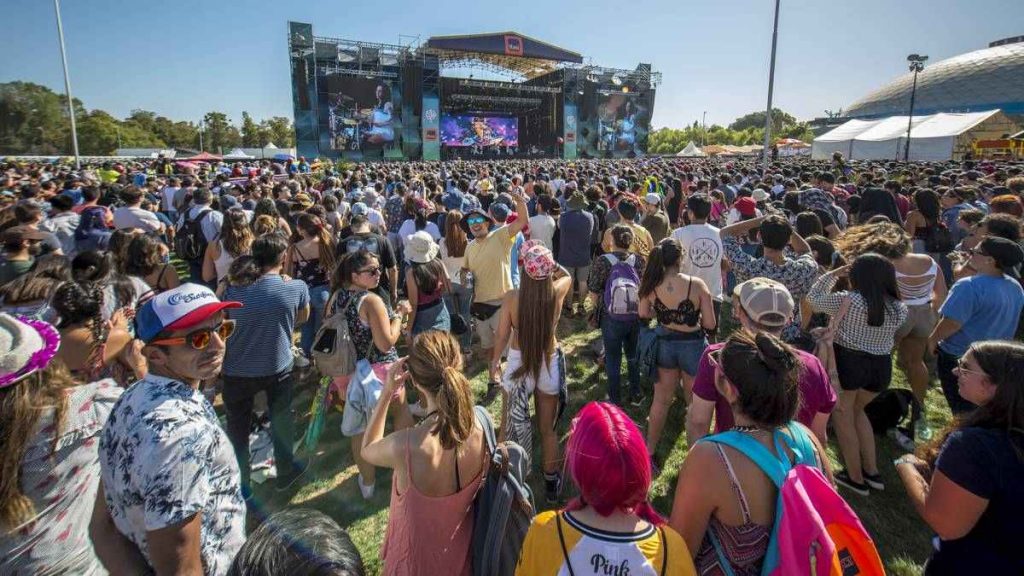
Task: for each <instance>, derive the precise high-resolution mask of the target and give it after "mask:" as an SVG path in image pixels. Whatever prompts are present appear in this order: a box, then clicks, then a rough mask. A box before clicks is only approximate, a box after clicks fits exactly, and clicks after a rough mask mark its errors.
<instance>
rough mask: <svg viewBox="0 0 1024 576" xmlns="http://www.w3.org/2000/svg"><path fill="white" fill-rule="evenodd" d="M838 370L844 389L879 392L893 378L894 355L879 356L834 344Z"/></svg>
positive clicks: (840, 384)
mask: <svg viewBox="0 0 1024 576" xmlns="http://www.w3.org/2000/svg"><path fill="white" fill-rule="evenodd" d="M832 349H833V350H835V354H836V372H838V373H839V386H840V387H841V388H842V389H843V390H866V391H868V392H874V393H876V394H877V393H879V392H881V391H883V390H885V389H886V388H888V387H889V382H890V381H891V380H892V356H891V355H889V354H886V355H884V356H879V355H876V354H868V353H867V352H859V351H857V350H850V349H849V348H843V347H842V346H840V345H838V344H834V345H833V346H832Z"/></svg>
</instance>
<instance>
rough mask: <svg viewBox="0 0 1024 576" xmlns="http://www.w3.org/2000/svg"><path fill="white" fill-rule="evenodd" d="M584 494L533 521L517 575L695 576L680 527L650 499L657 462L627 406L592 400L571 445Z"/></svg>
mask: <svg viewBox="0 0 1024 576" xmlns="http://www.w3.org/2000/svg"><path fill="white" fill-rule="evenodd" d="M565 459H566V467H567V468H568V474H569V477H570V478H571V479H572V482H573V484H575V485H576V488H577V490H578V491H579V496H578V497H577V498H576V499H574V500H573V501H571V502H570V503H569V505H568V506H566V507H565V509H564V510H560V511H554V510H551V511H547V512H542V513H541V514H539V515H537V516H536V517H535V518H534V519H533V524H532V525H531V526H530V530H529V532H527V534H526V540H525V541H524V542H523V549H522V552H521V553H520V558H519V566H518V568H517V570H516V574H517V575H520V576H554V575H556V574H573V573H575V574H584V573H587V574H612V573H623V574H624V573H625V571H624V570H622V567H625V566H628V568H629V574H631V575H645V576H647V575H649V576H654V575H658V574H678V575H681V576H688V575H691V574H696V571H695V569H694V566H693V560H692V558H691V557H690V551H689V549H688V548H687V547H686V542H685V541H684V540H683V538H682V536H680V535H679V533H678V532H676V531H675V530H673V529H672V528H671V527H669V526H668V525H667V524H666V523H665V519H664V518H662V517H661V516H659V515H658V513H657V512H655V511H654V508H653V507H651V504H650V502H649V501H648V496H649V494H648V492H649V490H650V487H651V461H650V458H648V457H647V446H646V444H645V442H644V437H643V434H641V433H640V429H639V428H637V426H636V424H635V423H634V422H633V421H632V420H630V419H629V416H627V415H626V413H625V412H623V411H622V409H621V408H619V407H617V406H616V405H614V404H611V403H608V402H590V403H589V404H587V405H586V406H584V407H583V409H582V410H580V413H579V415H578V416H577V417H576V419H575V421H574V422H573V426H572V431H571V432H570V435H569V443H568V445H567V446H566V450H565Z"/></svg>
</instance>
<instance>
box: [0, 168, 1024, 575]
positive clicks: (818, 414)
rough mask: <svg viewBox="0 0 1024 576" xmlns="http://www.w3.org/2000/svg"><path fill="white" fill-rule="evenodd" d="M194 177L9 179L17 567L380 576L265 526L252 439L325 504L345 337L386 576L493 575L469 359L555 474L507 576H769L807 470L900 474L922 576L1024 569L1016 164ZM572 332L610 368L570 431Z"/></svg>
mask: <svg viewBox="0 0 1024 576" xmlns="http://www.w3.org/2000/svg"><path fill="white" fill-rule="evenodd" d="M170 166H171V165H170V164H169V163H167V162H164V161H139V162H120V163H113V162H111V163H104V164H102V165H91V166H84V167H83V168H82V169H80V170H75V169H73V168H72V167H71V166H69V165H66V164H60V163H53V164H49V163H46V164H44V163H21V162H14V161H9V162H5V163H0V237H2V244H3V259H2V262H0V460H2V464H0V470H2V472H0V525H2V526H0V532H2V536H0V573H4V574H104V573H107V572H109V573H157V574H200V573H205V574H214V575H219V574H239V575H241V574H282V573H288V574H339V575H341V574H349V575H360V574H363V573H364V564H363V560H362V559H361V557H360V554H359V552H358V551H357V550H356V549H355V547H354V546H353V544H352V541H351V539H350V538H349V536H348V535H347V534H346V532H345V528H346V527H344V526H339V525H338V524H337V523H336V522H335V521H334V520H332V519H331V518H329V517H327V516H325V515H324V514H323V513H321V512H318V511H314V510H309V509H304V508H301V507H297V508H288V509H286V510H282V511H279V512H277V513H275V514H273V515H270V516H269V517H262V516H260V517H259V518H257V519H256V520H255V521H251V522H249V523H248V524H247V518H249V519H250V520H251V519H252V518H253V517H254V516H259V514H257V512H261V511H259V510H256V508H257V507H256V506H255V499H254V498H255V497H254V490H253V487H252V484H253V473H252V468H253V464H254V462H252V459H251V454H250V452H251V446H250V438H251V434H250V433H251V432H252V431H253V430H254V429H257V428H260V426H261V422H262V421H266V422H267V426H268V427H269V435H270V437H271V439H272V446H273V460H274V466H275V469H276V480H275V481H274V486H273V488H274V489H275V490H276V491H278V492H281V493H285V494H287V493H291V492H293V491H295V490H296V489H297V488H298V487H299V486H301V485H302V484H304V483H305V482H307V481H311V480H312V478H311V477H310V473H309V467H310V459H311V455H310V454H308V453H303V452H302V451H298V452H297V451H296V448H295V446H296V442H297V441H298V440H299V438H300V436H301V428H302V427H303V426H304V425H305V424H306V422H305V420H304V419H303V418H302V417H301V416H300V415H299V413H298V412H297V411H295V410H293V401H294V399H295V398H296V396H297V395H298V394H299V393H301V392H303V391H304V388H305V387H307V384H306V382H316V380H317V378H311V379H305V378H301V377H300V375H302V374H308V373H312V374H316V371H317V370H320V369H321V368H322V366H319V365H317V364H316V363H315V362H313V360H314V359H315V358H317V357H318V354H325V353H331V352H332V351H333V350H335V347H336V346H339V345H346V346H350V347H351V350H352V356H353V357H352V361H353V362H354V363H355V364H356V369H355V371H354V372H353V373H351V374H346V375H342V376H338V375H337V374H329V375H328V374H326V373H325V377H324V378H323V379H322V380H321V384H320V386H322V387H324V389H325V390H329V391H330V393H329V394H327V395H326V397H325V399H324V400H323V402H324V403H325V404H327V403H335V404H337V405H339V406H341V405H344V408H343V411H344V416H343V423H342V426H341V428H342V429H341V432H340V433H341V435H342V436H345V437H347V438H348V441H347V442H346V443H343V444H341V446H344V447H350V449H351V456H352V458H353V460H354V461H355V464H356V468H357V471H358V473H357V474H356V475H355V481H356V482H357V483H358V488H359V493H360V494H361V496H362V497H363V498H365V499H370V498H373V497H374V494H375V489H376V487H377V475H376V470H377V469H378V468H389V469H391V470H393V473H392V474H391V486H390V508H389V510H388V516H387V532H386V534H385V535H384V537H383V541H382V544H381V546H380V556H381V561H382V565H383V571H384V573H385V574H389V575H391V574H399V575H401V574H409V575H414V574H415V575H419V574H423V575H428V574H472V573H473V556H474V554H475V553H476V551H477V550H478V548H479V547H480V545H481V544H480V543H479V542H476V541H475V540H474V539H475V537H476V536H475V532H474V525H475V523H487V522H489V521H490V520H491V519H489V518H486V517H480V515H478V514H474V507H475V506H476V505H477V500H478V499H479V498H480V494H481V487H482V486H483V485H484V484H485V483H486V482H488V479H489V478H490V476H491V475H493V474H494V473H495V471H494V468H493V467H492V466H491V462H492V457H493V456H494V455H495V454H494V452H495V450H496V448H492V447H491V443H490V441H489V434H490V433H493V432H494V430H493V428H494V425H493V423H491V422H490V420H489V418H487V417H481V416H480V415H479V414H478V413H477V411H476V410H475V409H474V405H475V404H477V402H478V401H479V398H478V397H477V396H476V395H475V394H474V391H473V390H472V388H471V386H470V381H469V378H470V376H471V374H470V371H471V367H472V366H478V367H481V370H483V372H484V373H485V376H486V381H487V393H488V395H492V394H493V395H498V394H499V393H500V397H501V404H500V406H501V418H500V422H499V423H498V425H497V426H496V427H497V436H498V442H499V446H501V447H502V448H501V450H505V448H504V447H505V446H509V445H513V444H514V445H518V446H519V447H521V448H522V449H523V450H524V451H525V453H526V454H527V455H528V456H529V457H528V459H527V468H528V470H527V472H528V473H532V474H536V475H539V479H540V480H542V486H543V490H542V493H539V494H537V495H536V498H535V501H534V503H535V506H536V507H535V508H534V511H535V512H536V516H535V517H534V519H533V522H532V524H530V526H529V529H528V531H526V532H525V535H524V538H523V540H522V545H521V550H519V551H517V557H516V558H512V559H511V562H513V564H515V566H516V567H515V573H516V574H521V575H523V576H529V575H555V574H576V573H579V574H584V573H586V574H590V573H593V574H621V575H625V574H650V575H654V574H760V573H762V570H767V569H769V568H771V567H772V566H774V565H775V563H777V562H779V561H780V560H779V554H778V543H777V540H778V539H779V534H778V531H779V530H780V527H779V521H780V517H779V514H781V510H782V508H781V505H778V504H777V502H778V501H780V492H781V491H782V489H783V488H782V485H781V482H780V481H779V480H778V478H776V471H777V470H776V469H781V470H783V472H785V471H787V470H790V469H791V468H793V467H795V466H798V465H799V466H801V467H803V468H806V469H808V470H812V471H814V474H817V475H818V476H816V477H820V478H821V482H822V484H823V485H825V486H828V487H838V494H839V495H841V496H843V497H845V498H846V499H847V500H848V501H849V502H850V504H851V505H852V508H853V509H854V510H856V508H857V505H858V502H859V501H860V499H863V498H869V497H870V495H871V494H872V492H877V491H882V490H885V489H886V485H885V482H884V477H883V474H882V470H883V469H884V468H886V467H889V469H891V467H895V471H896V475H898V477H899V479H900V481H901V483H902V484H903V486H902V489H904V490H905V491H906V494H907V497H908V498H909V500H910V502H911V504H912V506H913V508H914V509H915V510H916V512H917V513H918V514H919V515H920V521H921V522H922V523H924V525H926V527H927V530H929V531H930V532H931V533H933V534H934V535H935V539H934V541H933V548H934V550H933V552H932V554H931V555H930V557H929V558H928V559H927V563H926V567H925V572H926V573H927V574H965V573H968V571H977V572H979V573H985V574H1020V573H1024V561H1022V560H1021V556H1020V555H1018V554H1016V550H1015V544H1016V538H1015V537H1014V534H1015V533H1016V532H1015V529H1014V528H1013V526H1015V525H1016V520H1017V519H1019V518H1020V517H1021V516H1022V515H1024V344H1021V343H1019V342H1017V341H1015V339H1016V337H1017V335H1018V330H1019V329H1020V327H1021V326H1020V318H1021V312H1022V309H1024V289H1022V288H1021V276H1020V274H1021V267H1022V265H1024V248H1022V237H1021V236H1022V229H1021V227H1022V217H1024V164H1020V163H1017V164H1014V163H1008V162H974V161H965V162H946V163H894V162H892V163H887V162H849V161H846V160H845V159H843V158H842V157H841V156H838V155H837V156H836V157H834V158H833V159H832V160H831V161H814V160H810V159H802V158H801V159H789V160H784V161H779V162H773V163H771V164H769V165H768V166H767V167H762V166H760V165H759V164H757V163H755V162H753V161H750V160H744V159H735V160H706V159H677V158H669V159H662V158H637V159H630V160H580V161H564V160H541V159H529V160H491V161H468V162H467V161H455V162H445V163H438V162H402V163H376V164H365V165H352V164H345V165H342V164H339V165H338V166H337V167H335V166H332V165H327V164H318V165H316V166H311V165H310V164H309V163H307V162H306V161H305V160H304V159H299V160H298V161H288V162H286V163H271V162H265V161H264V162H251V163H234V164H226V163H214V164H209V165H203V166H202V167H201V168H199V169H198V170H193V169H190V170H189V172H188V173H184V174H177V173H172V171H171V169H170ZM178 262H180V263H181V265H179V266H176V265H175V263H178ZM574 319H575V320H574ZM339 327H340V328H339ZM328 328H330V329H329V330H328ZM566 330H569V331H573V330H575V331H577V332H586V333H588V334H589V336H590V337H589V342H588V343H587V345H586V346H583V347H580V346H577V347H576V348H575V350H574V356H582V357H584V358H586V357H588V355H592V356H590V357H591V358H593V360H594V362H596V363H597V365H599V366H601V368H600V369H599V372H600V373H601V374H603V376H604V377H603V378H601V379H600V381H601V386H602V387H603V390H602V393H601V395H602V396H603V399H601V400H596V401H592V402H588V403H586V404H585V405H584V406H582V407H579V408H578V409H571V407H570V405H569V404H570V403H569V395H570V392H571V391H572V390H573V388H574V386H575V385H576V384H577V383H576V382H572V381H571V379H570V377H569V374H570V373H571V372H572V371H571V370H569V369H568V367H567V357H566V350H563V348H562V345H561V344H560V338H561V337H562V335H564V334H565V333H566ZM591 330H597V331H598V332H599V333H598V334H590V332H591ZM328 335H329V336H330V337H331V338H327V337H326V336H328ZM328 340H329V341H328ZM894 362H896V364H897V365H898V366H899V368H900V369H901V370H902V372H903V374H904V375H905V376H906V381H907V383H908V385H909V388H910V390H909V391H908V392H907V394H906V396H907V397H909V401H908V402H907V405H906V413H905V414H903V413H901V414H900V416H904V418H903V420H902V421H901V422H900V425H898V426H896V427H895V428H892V429H889V430H886V429H884V428H881V425H880V424H879V423H878V422H877V421H876V420H875V419H873V416H872V414H873V412H872V406H873V405H877V403H879V402H882V401H885V402H889V401H890V400H891V399H892V398H891V397H892V396H896V394H895V393H896V392H898V391H897V390H895V389H894V386H893V385H894V382H895V379H894V366H893V364H894ZM933 374H934V376H935V378H936V379H937V380H938V381H939V383H940V384H941V397H942V400H944V402H945V403H946V404H948V407H949V409H950V411H951V412H952V413H953V414H954V416H955V418H954V419H953V420H952V421H950V422H948V423H947V422H943V421H941V420H940V419H939V418H938V417H937V415H936V414H935V413H934V412H932V413H929V411H928V410H927V406H928V405H929V403H931V404H932V405H933V406H934V402H935V401H936V400H937V399H939V396H938V395H933V397H932V398H931V399H928V397H927V395H928V390H929V387H930V385H931V382H932V379H933V378H932V376H933ZM623 378H625V380H626V381H625V383H623ZM315 387H316V386H315V385H314V388H315ZM264 395H265V398H266V401H265V407H264V406H263V403H262V396H264ZM317 397H318V398H319V397H320V396H317ZM491 397H494V396H491ZM218 398H219V402H217V399H218ZM531 400H532V402H531ZM215 403H216V404H217V408H216V409H215V407H214V404H215ZM531 403H532V404H533V410H532V412H531ZM627 408H628V410H630V411H642V410H643V409H644V408H646V409H647V410H648V413H647V417H646V418H645V419H641V420H639V421H634V420H633V419H631V418H630V416H629V415H628V414H627ZM676 411H677V412H678V413H679V414H680V415H682V416H683V417H684V419H685V431H684V433H685V436H686V440H687V443H688V453H687V454H686V458H685V460H684V462H683V463H682V466H681V468H680V469H679V470H678V480H677V483H676V486H675V489H674V492H673V493H672V494H671V499H672V507H671V509H670V510H669V509H666V510H660V511H659V510H656V509H655V508H654V506H653V505H652V503H651V495H650V489H651V484H652V481H653V479H654V478H656V477H657V476H658V475H659V474H661V472H662V468H663V467H664V466H665V462H663V461H662V460H661V457H659V454H664V453H665V450H663V449H662V450H659V446H661V445H663V444H664V443H666V442H668V443H672V444H675V443H676V442H677V440H678V438H664V436H666V434H667V432H668V429H669V427H667V426H666V424H667V422H668V421H669V419H670V416H671V415H672V414H673V413H674V412H676ZM219 414H221V415H223V421H222V419H221V417H220V416H219ZM531 414H532V415H531ZM534 417H535V418H536V423H534V422H533V418H534ZM563 419H568V421H569V425H568V429H569V433H568V437H567V439H566V440H565V441H564V443H563V442H562V439H560V437H559V434H558V426H559V423H560V422H562V421H563ZM940 428H941V429H940ZM535 430H536V433H537V436H538V437H539V442H538V444H539V448H540V450H539V458H534V457H533V446H534V432H535ZM887 432H888V433H889V434H890V435H891V436H892V438H893V439H894V440H895V441H896V442H897V443H898V444H899V445H901V446H902V447H903V448H904V449H905V450H906V451H907V452H908V453H907V454H906V455H904V456H902V457H900V458H898V459H897V460H896V461H895V462H892V463H888V462H880V461H879V456H878V449H877V446H876V435H884V434H886V433H887ZM324 433H325V434H336V433H337V432H335V431H326V432H324ZM832 439H834V446H835V447H836V448H837V449H838V455H839V460H838V461H839V463H840V467H839V468H838V469H836V470H833V469H832V465H831V463H830V460H829V457H828V455H827V453H826V451H825V447H826V446H828V444H829V443H830V440H832ZM501 442H505V444H500V443H501ZM506 456H507V454H506ZM329 457H330V458H332V459H337V458H338V456H337V455H332V456H329ZM766 462H767V463H766ZM893 488H894V487H892V486H889V489H890V490H892V489H893ZM828 490H832V488H828ZM541 510H546V511H541ZM257 525H258V527H257ZM788 526H791V524H787V523H785V522H783V523H782V528H781V529H783V530H785V529H788V528H787V527H788ZM790 536H791V535H790ZM364 552H366V551H364ZM505 560H506V561H508V560H509V559H507V558H506V559H505ZM783 568H785V567H783ZM793 570H796V569H795V568H793ZM783 573H804V572H802V571H794V572H789V571H787V570H786V569H784V570H783ZM865 573H870V572H865Z"/></svg>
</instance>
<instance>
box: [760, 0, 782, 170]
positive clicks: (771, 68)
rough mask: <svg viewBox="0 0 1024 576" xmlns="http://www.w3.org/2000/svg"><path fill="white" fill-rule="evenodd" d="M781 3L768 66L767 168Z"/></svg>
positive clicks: (765, 157) (777, 12)
mask: <svg viewBox="0 0 1024 576" xmlns="http://www.w3.org/2000/svg"><path fill="white" fill-rule="evenodd" d="M779 3H780V0H775V25H774V27H773V28H772V60H771V64H770V65H769V68H768V108H767V109H766V110H765V115H764V150H763V151H762V154H761V162H762V165H763V166H764V168H765V169H767V168H768V149H769V144H770V143H771V140H772V91H773V90H774V89H775V48H776V46H778V43H779Z"/></svg>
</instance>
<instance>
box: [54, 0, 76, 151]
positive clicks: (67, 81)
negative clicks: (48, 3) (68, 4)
mask: <svg viewBox="0 0 1024 576" xmlns="http://www.w3.org/2000/svg"><path fill="white" fill-rule="evenodd" d="M53 9H54V10H55V11H56V12H57V37H58V38H60V60H61V62H62V63H63V64H64V91H65V92H67V95H68V117H69V118H71V146H72V148H74V151H75V170H81V169H82V159H81V157H80V156H79V155H78V128H77V127H76V126H75V105H74V103H73V102H74V101H73V100H72V98H71V75H70V74H68V54H67V51H66V50H65V49H64V24H63V23H61V21H60V0H53Z"/></svg>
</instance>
